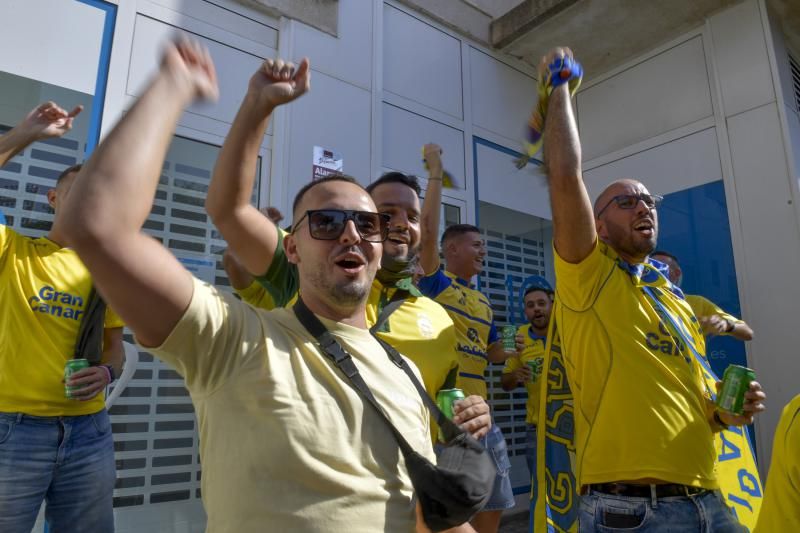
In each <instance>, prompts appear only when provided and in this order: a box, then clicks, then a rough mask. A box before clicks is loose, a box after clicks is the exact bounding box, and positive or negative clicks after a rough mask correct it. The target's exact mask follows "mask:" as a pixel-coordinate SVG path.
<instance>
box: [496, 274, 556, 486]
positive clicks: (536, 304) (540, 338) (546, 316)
mask: <svg viewBox="0 0 800 533" xmlns="http://www.w3.org/2000/svg"><path fill="white" fill-rule="evenodd" d="M522 301H523V304H524V307H523V311H524V312H525V318H527V319H528V324H525V325H524V326H520V327H519V329H518V330H517V345H518V346H519V345H522V349H521V350H519V351H518V354H517V355H515V356H513V357H509V358H508V359H506V365H505V367H503V375H502V376H501V377H500V383H501V384H502V386H503V390H506V391H512V390H514V389H516V388H517V387H519V386H520V385H522V386H524V387H525V390H527V392H528V402H527V405H526V408H527V415H526V417H525V423H526V424H527V426H528V427H527V431H526V437H525V445H526V449H525V461H526V462H527V463H528V471H529V472H530V473H531V479H535V478H536V471H535V465H536V424H537V422H538V420H539V391H540V390H541V388H542V387H541V385H542V370H543V364H544V354H545V347H546V345H547V328H548V326H549V325H550V312H551V311H552V310H553V289H551V288H550V287H546V286H543V285H533V286H531V287H528V288H527V289H526V290H525V295H524V296H523V297H522Z"/></svg>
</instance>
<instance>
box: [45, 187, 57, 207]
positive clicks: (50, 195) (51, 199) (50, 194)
mask: <svg viewBox="0 0 800 533" xmlns="http://www.w3.org/2000/svg"><path fill="white" fill-rule="evenodd" d="M47 203H48V204H50V207H52V208H53V209H55V208H56V190H55V189H50V190H48V191H47Z"/></svg>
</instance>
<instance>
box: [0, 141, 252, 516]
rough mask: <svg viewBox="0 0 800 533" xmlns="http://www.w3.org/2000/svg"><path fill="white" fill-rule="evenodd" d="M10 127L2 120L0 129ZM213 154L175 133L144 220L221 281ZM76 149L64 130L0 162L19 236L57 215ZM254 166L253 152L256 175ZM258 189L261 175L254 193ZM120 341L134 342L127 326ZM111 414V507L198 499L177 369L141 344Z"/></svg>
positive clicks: (193, 445)
mask: <svg viewBox="0 0 800 533" xmlns="http://www.w3.org/2000/svg"><path fill="white" fill-rule="evenodd" d="M7 130H8V127H3V126H0V131H3V132H4V131H7ZM218 152H219V147H217V146H214V145H209V144H204V143H200V142H197V141H193V140H189V139H184V138H181V137H175V138H174V140H173V143H172V145H171V147H170V150H169V152H168V154H167V161H166V162H165V163H164V168H163V172H162V175H161V178H160V182H159V185H158V190H157V193H156V199H155V202H154V204H153V208H152V211H151V214H150V216H149V217H148V219H147V221H146V223H145V225H144V228H145V231H147V232H148V233H149V234H150V235H152V236H153V237H155V238H157V239H158V240H160V241H161V242H162V243H164V245H165V246H167V247H168V248H169V249H170V250H171V251H172V252H173V253H175V254H176V255H177V256H178V257H179V258H182V259H184V260H187V259H191V258H194V259H196V260H203V261H205V262H207V263H209V264H211V265H212V266H211V268H209V269H208V274H209V276H208V277H209V278H210V279H207V281H210V282H213V283H215V284H216V285H218V286H224V287H227V286H228V279H227V276H226V275H225V271H224V270H223V268H222V261H221V254H222V251H223V250H224V248H225V246H226V244H225V241H224V240H223V239H222V237H221V236H220V235H219V233H218V232H217V230H216V229H215V228H214V227H213V225H212V223H211V221H210V220H209V218H208V216H207V215H206V212H205V208H204V201H205V197H206V194H207V191H208V183H209V180H210V177H211V169H212V168H213V164H214V161H215V160H216V158H217V154H218ZM82 153H83V146H82V143H81V142H79V141H77V140H75V139H71V138H69V136H67V137H65V138H61V139H52V140H48V141H42V142H36V143H34V144H33V145H31V146H30V147H28V148H27V149H26V150H25V151H24V152H22V153H20V154H18V155H17V156H16V157H15V158H14V159H13V160H12V161H11V162H9V163H8V164H7V165H5V166H4V167H3V168H2V169H0V209H2V211H3V213H4V214H5V216H6V220H7V224H8V225H9V226H11V227H13V228H14V229H15V230H17V231H18V232H19V233H21V234H24V235H28V236H31V237H39V236H42V235H44V234H45V233H46V232H47V231H48V230H49V229H50V227H51V225H52V221H53V211H52V209H51V208H50V206H49V205H48V203H47V196H46V195H47V191H48V190H49V189H51V188H53V187H54V186H55V182H56V178H57V177H58V175H59V174H60V173H61V171H62V170H63V169H64V168H66V167H67V166H69V165H72V164H75V163H76V162H77V161H79V160H80V159H81V158H82ZM260 166H261V161H260V159H259V163H258V168H257V169H255V170H256V172H257V173H260ZM257 175H258V174H257ZM258 188H259V183H258V180H257V181H256V187H255V191H257V190H258ZM255 191H254V194H253V199H252V200H253V202H254V203H255V202H256V192H255ZM121 201H123V200H121ZM126 340H127V341H128V342H133V339H132V338H131V336H130V335H129V334H126ZM110 414H111V422H112V429H113V432H114V450H115V456H116V466H117V484H116V488H115V490H114V506H115V507H128V506H138V505H149V504H158V503H163V502H171V501H182V500H191V499H197V498H199V497H200V476H201V472H200V470H201V469H200V461H199V456H198V454H199V451H198V450H199V448H198V445H199V442H198V435H197V422H196V419H195V414H194V407H193V406H192V402H191V398H190V397H189V393H188V391H187V390H186V388H185V387H184V382H183V379H182V378H181V377H180V376H179V375H178V374H177V373H176V372H175V371H174V370H172V369H171V368H170V367H168V366H167V365H165V364H164V363H162V362H161V361H159V360H157V359H154V358H153V356H152V355H150V354H148V353H146V352H140V354H139V365H138V366H137V370H136V373H135V374H134V377H133V379H132V380H131V382H130V384H129V385H128V387H127V388H126V389H125V391H124V392H123V393H122V395H121V396H120V398H119V399H118V400H117V403H116V404H115V405H114V407H112V409H111V412H110Z"/></svg>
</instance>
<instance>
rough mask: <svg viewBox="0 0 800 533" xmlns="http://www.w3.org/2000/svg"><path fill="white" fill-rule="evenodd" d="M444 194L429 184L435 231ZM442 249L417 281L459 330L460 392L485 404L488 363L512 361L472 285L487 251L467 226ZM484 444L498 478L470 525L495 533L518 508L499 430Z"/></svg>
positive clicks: (433, 156) (431, 161)
mask: <svg viewBox="0 0 800 533" xmlns="http://www.w3.org/2000/svg"><path fill="white" fill-rule="evenodd" d="M431 146H435V145H431ZM435 148H438V146H437V147H435ZM440 158H441V151H440V150H437V149H430V150H426V152H425V160H426V162H427V164H428V168H429V169H439V168H442V164H441V159H440ZM441 191H442V182H441V180H438V179H433V180H428V188H427V190H426V191H425V209H426V211H427V212H428V213H429V216H428V220H426V222H425V226H426V227H428V228H431V229H434V228H438V227H439V219H440V212H441V202H442V195H441ZM441 248H442V251H443V253H444V258H445V263H446V269H444V268H442V269H440V268H439V267H440V264H439V246H438V243H437V240H436V238H435V237H433V236H432V238H423V239H422V244H421V246H420V254H419V258H420V265H421V266H422V269H423V270H424V271H425V277H423V278H421V279H420V280H419V282H418V286H419V288H420V290H421V291H422V293H423V294H425V295H426V296H428V297H430V298H433V299H434V300H435V301H436V302H437V303H439V304H441V305H442V306H443V307H444V308H445V309H446V310H447V313H448V314H449V315H450V318H452V319H453V323H454V324H455V326H456V342H455V347H456V350H457V351H458V354H459V370H458V386H459V388H461V389H463V390H464V394H467V395H475V396H480V397H481V398H486V381H485V379H484V371H485V370H486V366H487V365H488V364H489V361H491V362H493V363H502V362H504V361H505V359H506V357H507V355H508V354H506V353H505V352H504V351H503V346H502V344H503V343H502V342H500V336H499V334H498V333H497V328H495V325H494V314H493V313H492V307H491V305H490V304H489V300H488V299H487V298H486V296H484V295H483V294H481V292H480V291H477V290H475V289H474V288H473V287H472V285H471V283H470V281H469V280H470V278H472V277H473V276H476V275H477V274H479V273H480V271H481V270H482V269H483V259H484V257H485V256H486V245H485V243H484V241H483V238H482V237H481V234H480V230H479V229H478V228H476V227H475V226H471V225H469V224H457V225H454V226H450V227H448V228H447V229H446V230H445V231H444V234H443V235H442V242H441ZM482 442H483V445H484V446H485V447H486V449H487V450H489V451H490V455H491V456H492V458H493V459H494V460H495V466H496V467H497V477H496V479H495V484H494V489H493V493H492V496H491V498H490V499H489V501H488V503H487V504H486V506H485V507H484V510H483V511H482V512H480V513H478V515H477V516H476V517H475V518H474V519H473V521H472V524H473V526H475V529H477V530H478V531H479V532H480V533H495V532H496V531H497V529H498V527H499V526H500V517H501V515H502V514H503V510H504V509H509V508H511V507H513V506H514V503H515V502H514V493H513V491H512V488H511V480H510V479H509V476H508V472H509V470H510V468H511V462H510V461H509V459H508V448H507V446H506V441H505V438H503V433H502V431H500V428H499V427H497V426H496V425H492V428H491V430H489V433H488V435H487V436H486V437H485V438H484V439H483V441H482Z"/></svg>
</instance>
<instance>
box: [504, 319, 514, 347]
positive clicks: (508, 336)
mask: <svg viewBox="0 0 800 533" xmlns="http://www.w3.org/2000/svg"><path fill="white" fill-rule="evenodd" d="M503 351H504V352H506V353H516V352H517V326H514V325H511V324H509V325H508V326H503Z"/></svg>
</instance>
